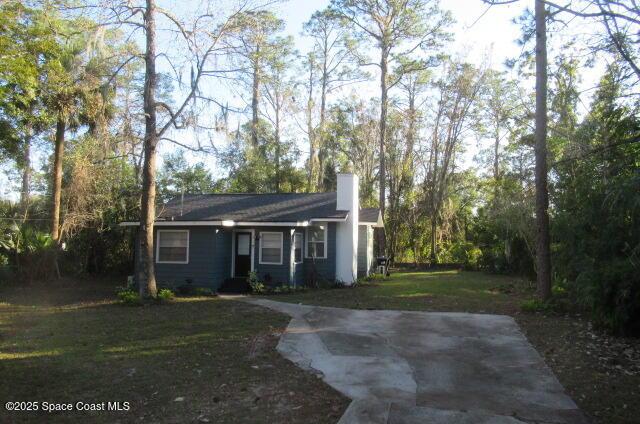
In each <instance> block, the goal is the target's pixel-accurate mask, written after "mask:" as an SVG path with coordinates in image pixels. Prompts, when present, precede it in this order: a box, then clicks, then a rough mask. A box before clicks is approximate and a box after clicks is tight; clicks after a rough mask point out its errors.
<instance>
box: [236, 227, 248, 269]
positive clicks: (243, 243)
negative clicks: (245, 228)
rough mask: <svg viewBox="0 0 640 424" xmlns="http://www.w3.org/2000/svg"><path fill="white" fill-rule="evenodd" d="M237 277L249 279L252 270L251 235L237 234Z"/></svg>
mask: <svg viewBox="0 0 640 424" xmlns="http://www.w3.org/2000/svg"><path fill="white" fill-rule="evenodd" d="M235 255H236V257H235V270H234V274H235V277H247V276H248V275H249V271H250V270H251V233H236V251H235Z"/></svg>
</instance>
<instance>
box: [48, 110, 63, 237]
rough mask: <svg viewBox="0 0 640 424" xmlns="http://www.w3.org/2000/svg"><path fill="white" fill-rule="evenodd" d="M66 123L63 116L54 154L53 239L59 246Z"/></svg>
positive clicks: (57, 130) (57, 126)
mask: <svg viewBox="0 0 640 424" xmlns="http://www.w3.org/2000/svg"><path fill="white" fill-rule="evenodd" d="M66 127H67V125H66V122H65V119H64V118H63V117H62V116H59V117H58V122H57V123H56V136H55V151H54V154H53V187H52V190H53V193H52V194H53V205H52V213H51V239H52V240H53V241H54V243H55V245H56V246H57V245H58V244H59V243H60V198H61V194H62V157H63V155H64V136H65V130H66Z"/></svg>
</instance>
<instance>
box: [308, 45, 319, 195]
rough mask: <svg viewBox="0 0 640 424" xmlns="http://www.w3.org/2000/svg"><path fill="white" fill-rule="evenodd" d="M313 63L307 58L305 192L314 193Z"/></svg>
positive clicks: (316, 177)
mask: <svg viewBox="0 0 640 424" xmlns="http://www.w3.org/2000/svg"><path fill="white" fill-rule="evenodd" d="M314 66H315V63H314V61H313V59H312V58H311V57H310V58H309V92H308V97H307V133H308V135H309V175H308V179H307V191H308V192H314V191H316V190H317V189H318V181H320V178H319V174H320V172H319V167H320V166H319V160H318V159H319V158H318V148H317V146H316V143H317V141H316V133H315V131H314V129H313V120H312V114H313V78H314V75H313V68H314Z"/></svg>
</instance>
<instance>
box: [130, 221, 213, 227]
mask: <svg viewBox="0 0 640 424" xmlns="http://www.w3.org/2000/svg"><path fill="white" fill-rule="evenodd" d="M118 225H119V226H121V227H136V226H138V225H140V223H139V222H138V221H125V222H121V223H120V224H118ZM221 225H222V221H156V222H154V223H153V226H154V227H184V226H194V227H196V226H202V227H204V226H221Z"/></svg>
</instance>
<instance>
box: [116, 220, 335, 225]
mask: <svg viewBox="0 0 640 424" xmlns="http://www.w3.org/2000/svg"><path fill="white" fill-rule="evenodd" d="M311 221H318V220H317V219H316V220H311ZM321 221H326V219H324V220H322V219H321ZM309 222H310V221H295V222H294V221H291V222H253V221H240V222H235V221H226V220H225V221H156V222H155V223H154V224H153V225H154V226H155V227H175V226H177V227H180V226H184V227H186V226H190V227H193V226H217V227H238V226H253V227H307V226H308V225H309ZM118 225H119V226H120V227H136V226H138V225H140V223H139V222H138V221H124V222H121V223H119V224H118Z"/></svg>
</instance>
